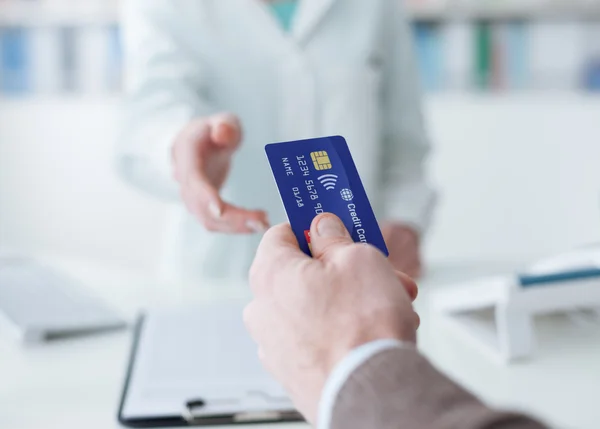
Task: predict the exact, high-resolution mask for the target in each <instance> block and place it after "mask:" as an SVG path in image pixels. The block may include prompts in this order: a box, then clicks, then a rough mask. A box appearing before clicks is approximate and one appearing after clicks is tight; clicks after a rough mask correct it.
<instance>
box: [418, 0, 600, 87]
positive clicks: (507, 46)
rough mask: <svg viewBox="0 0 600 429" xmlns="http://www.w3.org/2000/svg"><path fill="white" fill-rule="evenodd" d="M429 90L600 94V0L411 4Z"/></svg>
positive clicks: (427, 0)
mask: <svg viewBox="0 0 600 429" xmlns="http://www.w3.org/2000/svg"><path fill="white" fill-rule="evenodd" d="M407 5H408V10H409V13H410V14H411V15H410V16H411V18H412V20H413V27H414V31H413V34H414V39H415V41H414V44H415V50H416V55H417V58H418V59H419V61H418V65H419V69H420V74H421V76H422V82H423V87H424V89H425V90H426V91H440V90H474V91H492V92H503V91H516V90H574V91H590V92H600V1H599V0H407Z"/></svg>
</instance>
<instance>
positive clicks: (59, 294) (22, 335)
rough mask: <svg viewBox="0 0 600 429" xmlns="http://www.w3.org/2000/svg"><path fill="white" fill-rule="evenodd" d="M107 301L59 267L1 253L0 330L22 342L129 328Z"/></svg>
mask: <svg viewBox="0 0 600 429" xmlns="http://www.w3.org/2000/svg"><path fill="white" fill-rule="evenodd" d="M125 325H126V323H125V321H124V320H123V319H122V318H121V317H120V316H119V315H118V314H117V313H116V312H115V311H114V310H113V309H111V308H110V307H109V306H108V305H106V303H104V302H103V301H101V300H99V299H98V298H96V297H93V296H91V295H90V294H89V293H87V292H86V291H85V289H83V287H82V286H81V285H79V284H76V283H75V282H74V281H73V280H71V279H70V278H68V277H67V276H65V275H62V274H61V273H59V272H58V271H57V270H53V269H50V268H48V267H45V266H43V265H41V264H39V263H37V262H36V261H34V260H32V259H28V258H25V257H20V256H13V255H0V328H3V327H4V328H5V329H6V330H7V331H9V332H10V333H11V334H13V336H15V337H16V338H18V339H20V340H22V341H23V342H40V341H44V340H49V339H52V338H54V337H60V336H66V335H76V334H84V333H91V332H99V331H106V330H110V329H118V328H123V327H125Z"/></svg>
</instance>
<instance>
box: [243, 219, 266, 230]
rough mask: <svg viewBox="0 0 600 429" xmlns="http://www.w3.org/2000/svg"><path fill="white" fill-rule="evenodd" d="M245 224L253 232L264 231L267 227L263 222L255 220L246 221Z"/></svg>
mask: <svg viewBox="0 0 600 429" xmlns="http://www.w3.org/2000/svg"><path fill="white" fill-rule="evenodd" d="M246 226H247V227H248V228H249V229H251V230H252V231H254V232H265V231H266V230H267V229H268V228H267V226H266V225H265V224H264V223H262V222H259V221H257V220H249V221H247V222H246Z"/></svg>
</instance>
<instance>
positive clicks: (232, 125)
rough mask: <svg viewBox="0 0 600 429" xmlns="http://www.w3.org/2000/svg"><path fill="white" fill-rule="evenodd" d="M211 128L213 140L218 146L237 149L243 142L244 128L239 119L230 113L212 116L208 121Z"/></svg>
mask: <svg viewBox="0 0 600 429" xmlns="http://www.w3.org/2000/svg"><path fill="white" fill-rule="evenodd" d="M208 123H209V125H210V128H211V139H212V141H213V142H215V143H216V144H218V145H220V146H222V147H224V148H228V149H237V147H238V146H239V144H240V142H241V141H242V126H241V124H240V121H239V119H238V118H237V117H236V116H235V115H232V114H230V113H223V114H219V115H214V116H211V117H210V118H209V119H208Z"/></svg>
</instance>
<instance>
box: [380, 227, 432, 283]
mask: <svg viewBox="0 0 600 429" xmlns="http://www.w3.org/2000/svg"><path fill="white" fill-rule="evenodd" d="M382 232H383V237H384V238H385V242H386V244H387V246H388V250H389V252H390V256H389V259H390V262H391V263H392V265H393V266H394V268H395V269H396V270H398V271H401V272H403V273H405V274H407V275H409V276H410V277H412V278H415V279H416V278H419V277H421V275H422V273H423V267H422V264H421V249H420V247H421V246H420V237H419V233H417V232H416V231H415V230H414V229H412V228H410V227H408V226H406V225H402V224H400V223H387V224H384V226H383V229H382Z"/></svg>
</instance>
